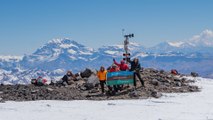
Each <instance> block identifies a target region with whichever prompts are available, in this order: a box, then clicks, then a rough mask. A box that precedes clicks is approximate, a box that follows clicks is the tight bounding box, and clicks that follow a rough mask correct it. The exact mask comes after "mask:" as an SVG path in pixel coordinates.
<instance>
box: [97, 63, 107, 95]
mask: <svg viewBox="0 0 213 120" xmlns="http://www.w3.org/2000/svg"><path fill="white" fill-rule="evenodd" d="M106 74H107V71H106V70H105V68H104V67H103V66H101V68H100V70H99V71H98V74H97V76H98V78H99V81H100V85H101V91H102V94H104V84H106Z"/></svg>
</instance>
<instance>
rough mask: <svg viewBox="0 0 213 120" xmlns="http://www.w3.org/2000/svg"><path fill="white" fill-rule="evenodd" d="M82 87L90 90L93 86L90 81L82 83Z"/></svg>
mask: <svg viewBox="0 0 213 120" xmlns="http://www.w3.org/2000/svg"><path fill="white" fill-rule="evenodd" d="M84 87H86V90H91V89H93V88H94V87H95V86H94V85H93V84H92V83H86V84H85V85H84Z"/></svg>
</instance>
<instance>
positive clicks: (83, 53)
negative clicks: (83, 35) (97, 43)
mask: <svg viewBox="0 0 213 120" xmlns="http://www.w3.org/2000/svg"><path fill="white" fill-rule="evenodd" d="M79 54H80V55H92V54H93V53H91V52H89V51H88V52H86V51H79Z"/></svg>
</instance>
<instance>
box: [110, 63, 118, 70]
mask: <svg viewBox="0 0 213 120" xmlns="http://www.w3.org/2000/svg"><path fill="white" fill-rule="evenodd" d="M117 71H120V69H119V67H118V66H117V65H116V64H113V65H112V66H111V68H110V69H109V72H117Z"/></svg>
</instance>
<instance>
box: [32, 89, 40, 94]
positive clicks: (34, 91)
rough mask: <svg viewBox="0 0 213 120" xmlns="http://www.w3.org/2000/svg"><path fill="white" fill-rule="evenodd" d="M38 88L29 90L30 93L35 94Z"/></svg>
mask: <svg viewBox="0 0 213 120" xmlns="http://www.w3.org/2000/svg"><path fill="white" fill-rule="evenodd" d="M38 91H39V90H31V93H32V94H35V93H37V92H38Z"/></svg>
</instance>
